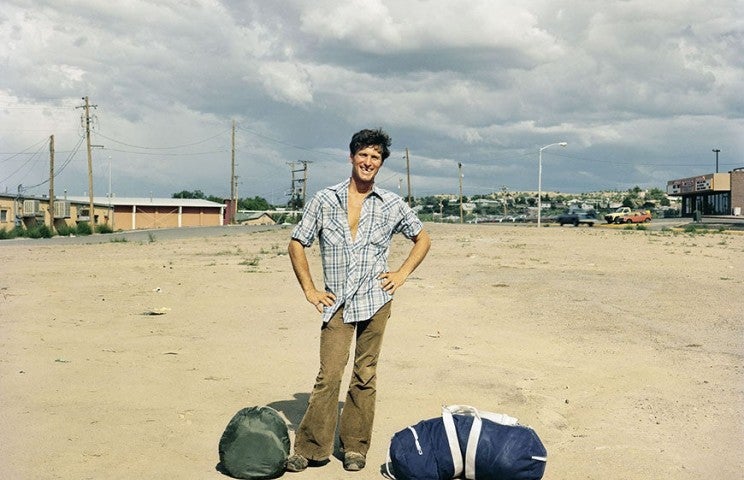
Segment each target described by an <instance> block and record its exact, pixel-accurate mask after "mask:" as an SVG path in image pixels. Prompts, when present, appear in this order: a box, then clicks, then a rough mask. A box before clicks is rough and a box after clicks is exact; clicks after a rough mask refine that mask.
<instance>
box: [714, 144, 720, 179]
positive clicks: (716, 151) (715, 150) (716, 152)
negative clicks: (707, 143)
mask: <svg viewBox="0 0 744 480" xmlns="http://www.w3.org/2000/svg"><path fill="white" fill-rule="evenodd" d="M713 153H715V154H716V173H718V154H719V153H721V149H720V148H714V149H713Z"/></svg>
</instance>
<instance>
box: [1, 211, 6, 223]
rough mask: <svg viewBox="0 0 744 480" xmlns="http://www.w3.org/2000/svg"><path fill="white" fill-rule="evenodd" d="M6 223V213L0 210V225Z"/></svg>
mask: <svg viewBox="0 0 744 480" xmlns="http://www.w3.org/2000/svg"><path fill="white" fill-rule="evenodd" d="M7 221H8V211H7V210H0V223H5V222H7Z"/></svg>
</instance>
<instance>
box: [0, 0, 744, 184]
mask: <svg viewBox="0 0 744 480" xmlns="http://www.w3.org/2000/svg"><path fill="white" fill-rule="evenodd" d="M742 18H744V7H742V4H741V2H738V1H736V0H711V1H708V2H706V3H705V4H698V3H695V2H672V1H671V0H664V1H659V2H647V1H644V2H641V1H636V0H631V1H610V2H604V3H602V4H601V5H598V4H597V3H596V2H592V1H582V0H579V1H572V2H565V1H558V2H544V1H538V0H528V1H525V2H521V3H514V2H507V1H505V0H497V1H494V0H465V1H462V2H453V1H451V0H396V1H392V0H367V1H362V0H353V1H347V2H341V1H337V0H319V1H317V2H306V1H304V0H286V1H283V2H269V1H265V0H248V1H244V0H239V1H238V0H223V1H219V0H193V1H190V2H182V1H175V0H173V1H158V2H155V1H146V0H132V1H130V2H124V3H122V2H118V3H117V2H113V3H112V2H108V3H107V2H100V1H94V0H75V1H71V2H57V1H52V0H39V1H34V2H31V1H28V0H7V1H6V2H5V3H4V4H3V12H2V13H0V45H2V46H0V152H6V154H4V155H0V189H2V190H5V189H6V188H14V186H15V185H17V184H18V183H20V182H19V181H18V178H8V179H7V180H6V181H4V182H3V181H2V179H4V178H5V177H9V175H8V174H6V173H5V172H11V171H14V170H16V169H17V168H18V164H17V163H15V162H17V161H20V160H22V158H23V157H13V158H12V159H10V160H8V158H9V157H10V155H8V154H12V153H14V152H20V151H22V150H24V149H25V148H27V147H29V146H30V145H35V144H36V143H37V142H38V141H40V139H43V138H44V137H48V135H49V134H52V133H55V134H56V135H57V144H58V146H59V148H60V149H64V148H68V149H71V148H72V147H73V146H74V145H75V143H76V142H77V141H78V139H79V133H80V132H79V116H80V111H79V110H76V109H75V107H76V106H79V105H80V103H81V101H80V98H81V97H82V96H85V95H89V96H90V98H91V102H93V103H95V104H98V106H99V108H98V109H97V110H96V114H97V115H98V119H99V121H100V127H101V128H103V129H104V130H101V133H104V131H105V133H106V135H108V136H109V137H111V138H115V139H117V140H122V141H125V142H126V143H130V144H133V145H144V146H147V145H150V146H153V147H156V146H159V145H161V146H162V145H165V146H167V145H185V144H189V143H192V142H193V141H194V140H199V139H204V138H208V137H211V136H213V135H214V134H215V133H218V132H223V131H224V130H225V129H229V125H230V123H231V121H232V120H233V119H237V120H238V121H239V124H240V125H244V126H245V127H246V128H245V129H243V130H240V129H239V139H238V144H239V146H240V149H241V155H243V156H244V157H245V159H246V160H244V161H243V162H242V164H241V169H242V168H244V169H245V171H241V173H240V175H241V177H242V178H241V182H243V183H242V184H243V185H244V187H245V189H247V190H241V193H242V194H245V195H251V189H262V190H266V191H269V192H273V193H272V194H273V195H278V196H279V197H281V195H280V194H278V193H277V192H282V191H283V190H286V188H287V183H288V181H289V180H288V179H289V168H288V166H287V162H288V161H296V160H298V159H304V160H312V161H313V164H312V167H311V175H312V181H311V182H310V183H309V185H312V186H314V188H319V187H320V186H322V185H323V184H324V183H327V182H324V179H326V178H329V179H330V178H333V179H334V180H335V179H337V178H338V176H339V175H340V176H343V175H345V174H346V172H345V169H346V168H347V165H346V152H345V145H346V144H348V137H349V136H350V135H351V134H352V133H353V132H354V131H356V130H357V129H359V128H363V127H367V126H383V127H385V128H387V129H388V130H390V132H391V134H392V137H393V140H394V145H393V146H394V148H395V149H397V151H396V152H395V154H394V157H395V158H394V159H391V160H394V161H391V162H388V163H386V167H385V168H386V169H388V170H389V176H390V178H391V179H392V180H390V181H391V182H393V183H395V178H397V175H398V174H400V171H401V170H400V168H401V164H400V157H401V154H400V152H401V151H402V150H403V148H405V147H406V146H408V147H410V149H411V152H412V155H414V156H415V157H416V158H417V165H425V166H426V168H425V169H422V170H418V171H417V173H416V176H415V178H416V182H417V183H420V185H418V186H417V187H415V188H414V190H415V191H431V189H435V188H439V187H441V186H443V185H447V182H449V181H450V180H449V178H448V175H450V173H451V172H450V170H451V166H452V164H453V162H454V164H455V165H456V163H457V162H463V164H465V165H467V168H468V171H469V172H475V171H477V172H478V174H477V175H473V174H468V177H467V178H468V181H467V182H466V185H465V187H466V189H467V188H479V189H483V188H489V187H490V186H491V185H493V184H497V186H500V185H503V184H507V185H510V186H511V188H512V189H518V188H526V187H529V186H531V185H532V183H534V172H533V165H532V163H531V162H532V157H534V152H535V149H536V148H539V146H541V145H544V144H547V143H551V142H554V141H560V140H565V141H568V142H569V148H567V149H565V150H562V152H561V154H562V155H565V156H573V157H572V158H573V160H572V161H568V160H566V158H567V157H560V156H557V155H554V154H553V153H551V154H550V155H554V158H552V159H551V160H552V162H553V164H554V165H556V164H559V163H561V166H562V167H563V168H564V169H565V170H566V172H567V173H566V174H565V175H560V176H556V177H553V178H552V179H551V177H550V176H547V177H546V181H556V182H564V183H563V184H562V185H560V188H561V190H563V191H569V190H570V189H572V188H582V189H583V188H592V185H594V186H597V187H605V186H607V184H608V183H610V182H606V183H602V182H601V179H607V178H612V179H613V180H612V182H611V185H612V186H617V185H623V184H630V185H631V186H632V185H635V184H640V183H642V181H653V182H657V181H658V176H659V175H670V176H680V177H681V176H688V175H694V174H697V173H705V172H700V171H699V168H698V169H696V167H694V166H691V165H694V164H695V162H693V159H692V158H691V157H690V156H693V157H696V158H697V160H696V162H697V164H698V165H705V162H704V160H705V159H706V158H708V157H709V156H710V150H711V148H713V147H714V146H715V147H717V148H721V150H722V158H724V159H726V160H725V167H724V168H733V167H734V166H741V162H742V160H741V159H742V152H743V151H744V145H742V143H743V141H742V134H741V132H742V131H743V130H744V97H742V95H741V91H744V60H743V58H744V57H742V56H741V53H740V52H741V51H742V50H743V47H744V21H742V20H741V19H742ZM214 142H216V143H211V144H210V148H211V149H212V150H215V151H219V150H224V149H225V148H228V145H229V140H228V139H227V138H225V137H224V136H222V137H220V136H218V137H217V138H215V139H214ZM220 142H222V143H221V144H220ZM102 143H106V142H102ZM110 143H111V142H109V144H110ZM120 150H126V149H125V148H121V149H120ZM157 151H158V150H154V152H157ZM167 153H173V152H163V154H162V155H141V154H137V155H134V154H131V153H126V154H125V153H124V152H114V153H112V156H113V160H114V163H115V165H116V166H115V169H117V168H120V169H122V171H119V172H118V177H119V178H120V179H121V180H122V182H123V181H124V179H126V178H130V179H131V180H129V181H128V183H127V184H120V185H119V187H121V188H125V187H126V188H128V189H131V192H129V193H130V194H139V193H142V191H143V190H144V191H145V192H149V191H150V190H155V191H157V190H161V193H160V194H161V195H168V194H169V193H171V190H173V189H174V188H175V187H178V185H193V184H198V183H199V182H204V183H205V186H204V188H202V190H204V191H207V190H210V189H214V190H215V192H214V193H218V192H217V191H216V190H218V189H220V188H221V189H222V193H224V191H225V190H226V189H228V187H229V182H228V181H227V180H225V179H224V178H223V177H224V172H222V171H221V170H220V171H218V169H217V167H213V166H212V165H213V163H212V162H217V163H216V164H219V165H222V163H220V162H222V160H221V159H220V160H219V161H218V160H215V159H213V158H212V157H207V158H200V157H198V155H195V158H194V159H193V160H194V161H192V160H189V157H188V156H182V157H178V156H173V155H167ZM179 153H182V152H179ZM192 153H194V154H196V153H199V151H198V150H194V151H192ZM174 158H181V159H183V162H184V163H183V165H184V166H188V168H179V169H178V171H177V172H176V173H177V174H174V175H169V174H168V172H169V171H170V169H171V168H172V167H173V165H174V164H173V160H174ZM197 158H198V160H197ZM248 159H250V160H248ZM526 159H529V161H527V160H526ZM587 159H588V160H587ZM75 161H77V160H75ZM75 161H73V162H72V163H71V165H70V171H71V172H72V171H74V165H75ZM251 162H253V163H251ZM37 164H38V169H37V170H38V171H36V172H34V175H35V176H36V177H43V175H44V168H43V162H41V161H39V162H37ZM216 164H215V165H216ZM144 165H150V166H151V168H150V169H149V170H150V171H151V172H153V173H152V174H148V173H147V171H148V169H146V168H143V166H144ZM437 165H439V166H440V167H441V168H440V167H437ZM647 165H651V167H647ZM128 166H130V167H131V168H130V169H129V170H127V168H128ZM642 166H644V167H643V168H641V167H642ZM135 167H136V168H135ZM220 168H222V167H220ZM573 169H576V170H581V171H583V172H587V175H574V176H573V177H572V176H571V175H570V174H569V173H570V171H571V170H573ZM651 171H653V172H657V173H656V174H654V175H651V174H650V173H649V172H651ZM192 172H193V173H192ZM659 172H661V173H659ZM553 174H555V172H553ZM577 177H580V178H577ZM644 179H645V180H644ZM64 181H65V182H69V183H70V185H72V184H80V185H82V186H83V187H82V188H85V178H84V177H83V178H81V179H78V178H76V177H74V175H69V176H68V177H65V179H64ZM386 181H387V180H386ZM24 182H25V179H24ZM579 182H582V183H579ZM70 188H71V189H73V188H74V189H75V190H80V189H81V188H80V187H79V186H74V187H72V186H71V187H70ZM184 188H186V187H184ZM181 189H183V188H175V190H181ZM119 192H122V190H121V189H120V190H119ZM210 193H211V192H210ZM121 194H124V193H121ZM257 194H258V193H257Z"/></svg>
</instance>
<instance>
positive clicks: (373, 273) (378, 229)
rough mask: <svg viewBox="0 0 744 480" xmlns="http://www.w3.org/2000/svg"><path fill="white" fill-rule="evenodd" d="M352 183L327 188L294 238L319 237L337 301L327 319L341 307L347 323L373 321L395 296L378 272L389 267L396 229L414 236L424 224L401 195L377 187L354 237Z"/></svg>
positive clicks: (325, 270)
mask: <svg viewBox="0 0 744 480" xmlns="http://www.w3.org/2000/svg"><path fill="white" fill-rule="evenodd" d="M349 181H350V180H348V179H347V180H346V181H344V182H341V183H339V184H338V185H334V186H332V187H328V188H325V189H323V190H321V191H319V192H318V193H316V194H315V196H313V198H312V199H311V200H310V201H309V202H308V204H307V205H306V206H305V210H304V212H303V215H302V220H300V223H298V224H297V226H296V227H295V228H294V230H293V231H292V238H293V239H295V240H297V241H299V242H300V243H301V244H302V245H303V246H305V247H309V246H311V245H312V243H313V241H314V240H315V237H316V236H317V237H318V239H319V243H320V255H321V259H322V262H323V280H324V282H325V289H326V291H328V292H331V293H333V295H335V297H336V302H335V303H334V304H333V305H332V306H330V307H324V308H323V321H324V322H327V321H329V320H330V319H331V317H332V316H333V314H334V313H335V312H336V310H338V309H339V307H340V306H341V305H343V306H344V312H343V317H344V323H353V322H360V321H364V320H369V319H370V318H372V316H373V315H374V314H375V312H377V310H379V309H380V307H382V306H383V305H385V303H387V302H389V301H390V300H391V299H392V298H393V297H392V295H390V294H389V293H387V292H385V291H384V290H383V289H382V286H381V283H380V280H379V279H378V278H377V276H378V275H379V274H381V273H383V272H386V271H388V266H387V260H388V252H389V251H390V242H391V240H392V238H393V234H394V233H402V234H403V235H404V236H405V237H407V238H409V239H410V238H413V237H415V236H416V235H418V234H419V232H421V230H422V229H423V228H424V226H423V224H422V223H421V221H420V220H419V219H418V217H417V216H416V214H415V213H414V212H413V210H411V208H410V207H409V206H408V205H407V204H406V203H405V202H404V201H403V199H402V198H400V197H399V196H398V195H396V194H394V193H392V192H389V191H387V190H383V189H382V188H377V187H373V190H372V192H371V193H370V195H368V196H367V197H366V198H365V199H364V203H363V204H362V212H361V216H360V218H359V226H358V228H357V233H356V238H355V239H354V240H353V241H352V239H351V230H350V229H349V221H348V214H347V209H348V198H349Z"/></svg>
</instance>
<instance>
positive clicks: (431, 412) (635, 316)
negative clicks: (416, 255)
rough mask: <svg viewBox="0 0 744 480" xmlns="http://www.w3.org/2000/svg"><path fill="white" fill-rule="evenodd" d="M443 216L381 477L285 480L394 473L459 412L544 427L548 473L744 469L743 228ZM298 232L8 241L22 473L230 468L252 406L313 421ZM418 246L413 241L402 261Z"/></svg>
mask: <svg viewBox="0 0 744 480" xmlns="http://www.w3.org/2000/svg"><path fill="white" fill-rule="evenodd" d="M231 228H236V229H237V228H240V227H231ZM427 228H428V229H429V231H430V233H431V235H432V239H433V246H432V249H431V252H430V254H429V256H428V258H427V259H426V261H425V262H424V263H423V264H422V265H421V267H420V268H419V269H418V270H417V271H416V272H415V273H414V275H413V276H412V277H411V278H410V279H409V281H408V282H407V284H406V285H405V286H404V287H403V288H402V289H400V290H399V291H398V293H397V294H396V299H395V301H394V305H393V316H392V319H391V321H390V323H389V324H388V330H387V332H386V339H385V345H384V348H383V355H382V360H381V364H380V367H379V382H378V388H379V394H378V407H377V417H376V423H375V433H374V435H375V436H374V439H373V446H372V449H371V450H370V452H369V457H368V466H367V468H366V469H365V470H363V471H362V472H359V473H354V474H352V473H347V472H344V470H343V469H342V467H341V465H340V462H339V461H338V460H337V459H335V458H333V459H332V460H331V462H330V463H329V464H328V465H326V466H324V467H322V468H315V469H308V470H307V471H305V472H303V473H300V474H285V475H284V477H283V478H296V479H300V478H303V479H308V480H310V479H342V478H356V479H378V478H382V476H381V473H380V466H381V465H382V464H383V462H384V460H385V453H386V449H387V446H388V444H389V439H390V437H391V435H392V434H393V433H395V432H396V431H398V430H401V429H403V428H405V427H406V426H408V425H410V424H414V423H416V422H418V421H419V420H421V419H425V418H432V417H436V416H438V415H439V413H440V406H441V405H442V404H468V405H474V406H477V407H479V408H481V409H484V410H490V411H495V412H503V413H507V414H510V415H512V416H515V417H517V418H519V420H520V422H521V423H523V424H527V425H530V426H532V427H533V428H534V429H535V430H536V432H537V433H538V434H539V436H540V437H541V439H542V440H543V442H544V444H545V446H546V448H547V450H548V464H547V471H546V475H545V477H544V478H546V479H551V480H563V479H566V480H576V479H601V480H614V479H617V480H629V479H631V480H639V479H654V480H658V479H675V480H685V479H690V480H692V479H695V480H697V479H701V478H709V479H717V480H728V479H742V478H744V473H743V472H744V455H742V445H744V420H743V419H744V415H743V414H744V411H743V410H744V235H740V234H739V235H737V234H721V233H714V234H705V235H701V234H689V233H684V232H672V231H636V230H633V231H629V230H623V229H610V228H601V227H595V228H587V227H579V228H574V227H568V226H567V227H558V226H555V225H553V226H550V227H549V228H542V229H539V230H538V229H536V228H534V227H532V228H530V227H527V226H495V225H438V224H429V225H427ZM288 237H289V230H288V229H286V228H281V229H275V230H271V231H264V232H253V233H251V232H249V231H241V230H232V231H231V233H230V234H229V235H222V236H213V237H210V238H187V239H170V238H161V239H159V238H158V233H157V232H154V233H153V234H152V235H150V236H149V237H148V239H147V240H141V241H127V242H123V241H119V242H108V243H101V244H97V245H90V244H87V245H86V244H83V245H75V244H54V243H53V242H44V241H38V242H37V243H31V244H28V243H25V242H14V241H8V242H3V243H2V244H0V466H2V473H1V474H0V477H2V478H8V479H33V480H43V479H101V478H106V479H120V478H121V479H124V478H126V479H175V478H177V479H225V478H228V477H225V476H224V475H222V474H221V473H219V472H218V471H217V470H216V469H215V466H216V464H217V462H218V455H217V445H218V441H219V438H220V435H221V434H222V431H223V429H224V427H225V425H226V424H227V422H228V420H229V419H230V417H231V416H232V415H233V414H234V413H235V412H236V411H237V410H239V409H240V408H242V407H245V406H251V405H270V406H273V407H274V408H276V409H278V410H280V411H282V412H283V413H284V415H285V416H286V418H287V420H288V422H290V424H291V425H292V426H294V425H296V424H297V423H299V420H300V418H301V416H302V413H303V411H304V408H305V405H306V402H307V398H308V394H309V391H310V389H311V387H312V384H313V381H314V378H315V374H316V369H317V349H318V337H319V327H320V319H319V316H318V314H316V313H315V312H314V310H313V307H312V306H310V305H309V304H307V303H306V302H305V300H304V297H303V295H302V294H301V292H300V289H299V287H298V286H297V283H296V281H295V279H294V276H293V273H292V270H291V266H290V263H289V259H288V256H287V255H286V245H287V241H288ZM407 249H408V243H407V242H406V241H405V239H403V238H400V239H396V242H395V243H394V246H393V253H392V255H391V267H395V266H397V265H398V264H399V263H400V262H401V261H402V258H403V255H404V254H405V253H406V252H407ZM309 255H310V261H311V264H312V266H313V268H314V272H315V277H316V282H317V283H318V284H322V282H321V280H320V278H321V277H320V266H319V257H318V252H317V247H313V249H312V250H311V251H310V253H309ZM153 312H154V313H163V314H161V315H151V314H149V313H153Z"/></svg>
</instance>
